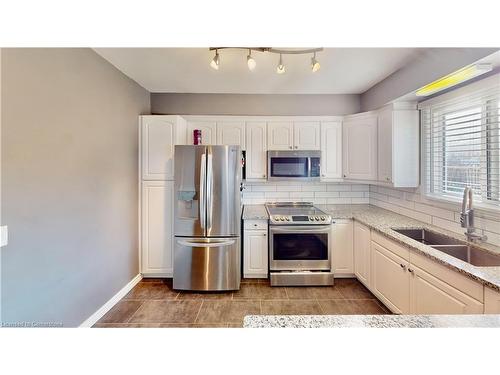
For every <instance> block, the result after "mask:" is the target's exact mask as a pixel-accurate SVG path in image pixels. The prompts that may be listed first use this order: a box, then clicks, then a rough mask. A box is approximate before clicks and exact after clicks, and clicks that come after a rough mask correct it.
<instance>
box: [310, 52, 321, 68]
mask: <svg viewBox="0 0 500 375" xmlns="http://www.w3.org/2000/svg"><path fill="white" fill-rule="evenodd" d="M319 68H321V65H319V62H318V60H316V52H314V54H313V57H312V58H311V70H312V72H313V73H315V72H317V71H318V70H319Z"/></svg>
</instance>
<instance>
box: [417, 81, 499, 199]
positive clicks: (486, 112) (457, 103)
mask: <svg viewBox="0 0 500 375" xmlns="http://www.w3.org/2000/svg"><path fill="white" fill-rule="evenodd" d="M499 98H500V93H499V90H498V88H496V89H495V90H494V91H493V94H492V91H491V90H490V92H489V93H488V95H486V94H484V93H483V94H481V95H475V96H471V95H468V96H467V98H458V100H454V101H453V102H449V101H448V102H446V103H445V104H434V105H432V106H428V107H423V108H422V111H421V120H422V132H423V133H422V135H423V138H422V139H423V166H424V170H423V179H424V183H425V188H426V194H427V195H429V196H433V197H435V198H444V199H452V200H459V199H461V198H462V195H463V191H464V188H465V187H466V186H468V187H470V188H472V190H473V192H474V196H475V200H476V201H478V202H482V203H485V204H490V205H497V206H500V127H499V118H500V100H499Z"/></svg>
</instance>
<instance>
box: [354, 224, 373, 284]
mask: <svg viewBox="0 0 500 375" xmlns="http://www.w3.org/2000/svg"><path fill="white" fill-rule="evenodd" d="M370 243H371V237H370V228H368V227H367V226H366V225H363V224H361V223H358V222H357V221H356V222H354V273H355V275H356V277H357V278H358V280H359V281H361V282H362V283H363V284H365V286H366V287H368V288H370Z"/></svg>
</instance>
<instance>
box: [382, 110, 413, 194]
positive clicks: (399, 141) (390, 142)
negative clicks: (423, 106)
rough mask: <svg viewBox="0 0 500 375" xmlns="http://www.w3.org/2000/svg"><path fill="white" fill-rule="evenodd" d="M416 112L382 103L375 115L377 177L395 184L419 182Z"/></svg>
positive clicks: (406, 184) (410, 185)
mask: <svg viewBox="0 0 500 375" xmlns="http://www.w3.org/2000/svg"><path fill="white" fill-rule="evenodd" d="M419 156H420V154H419V122H418V111H417V110H415V109H404V108H402V109H400V108H397V107H396V108H395V107H394V106H393V105H390V106H386V107H384V108H382V109H381V110H380V111H379V115H378V180H379V181H380V182H384V183H386V184H390V185H392V186H395V187H417V186H418V185H419Z"/></svg>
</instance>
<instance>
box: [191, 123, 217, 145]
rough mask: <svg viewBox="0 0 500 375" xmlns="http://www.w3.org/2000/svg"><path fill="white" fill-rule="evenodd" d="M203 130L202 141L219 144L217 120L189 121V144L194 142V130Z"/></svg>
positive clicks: (208, 143)
mask: <svg viewBox="0 0 500 375" xmlns="http://www.w3.org/2000/svg"><path fill="white" fill-rule="evenodd" d="M195 129H198V130H201V143H202V144H204V145H215V144H217V143H216V141H217V139H216V138H217V130H216V129H217V124H216V122H215V121H188V123H187V144H188V145H192V144H193V130H195Z"/></svg>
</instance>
